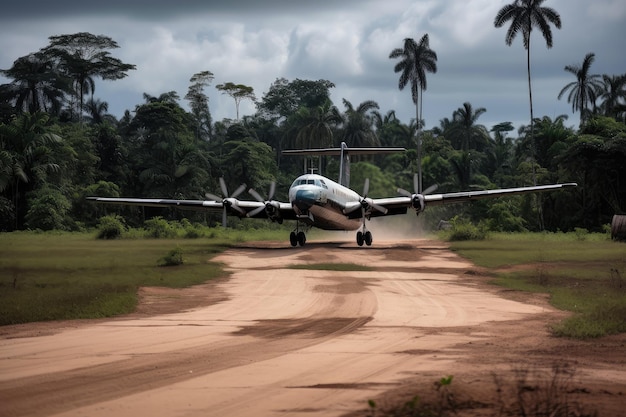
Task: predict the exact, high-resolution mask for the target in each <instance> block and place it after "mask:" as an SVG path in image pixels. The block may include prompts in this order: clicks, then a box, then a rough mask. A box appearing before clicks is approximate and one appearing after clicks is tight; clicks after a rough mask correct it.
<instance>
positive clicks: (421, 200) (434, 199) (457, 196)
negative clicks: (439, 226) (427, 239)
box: [371, 183, 577, 217]
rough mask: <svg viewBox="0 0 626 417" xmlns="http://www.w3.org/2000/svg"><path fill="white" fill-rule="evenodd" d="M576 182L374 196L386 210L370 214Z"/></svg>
mask: <svg viewBox="0 0 626 417" xmlns="http://www.w3.org/2000/svg"><path fill="white" fill-rule="evenodd" d="M576 186H577V184H576V183H564V184H550V185H537V186H533V187H518V188H500V189H495V190H480V191H463V192H456V193H444V194H427V195H422V194H413V195H412V196H411V197H409V196H403V197H390V198H374V199H372V201H373V203H374V204H376V205H378V206H380V207H384V208H385V209H386V210H387V212H386V213H385V212H381V211H380V210H372V211H371V216H372V217H377V216H385V215H393V214H403V213H406V211H407V209H408V208H409V207H413V208H414V209H416V210H417V212H418V213H419V212H420V211H423V210H424V208H425V207H426V206H440V205H444V204H454V203H463V202H467V201H473V200H481V199H485V198H494V197H504V196H510V195H518V194H526V193H537V192H545V191H553V190H558V189H562V188H566V187H576Z"/></svg>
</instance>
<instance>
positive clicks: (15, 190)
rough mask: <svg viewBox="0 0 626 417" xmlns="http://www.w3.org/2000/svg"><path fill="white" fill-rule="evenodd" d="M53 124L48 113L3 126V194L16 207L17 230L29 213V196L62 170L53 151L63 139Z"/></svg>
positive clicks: (0, 186) (0, 144)
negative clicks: (26, 200)
mask: <svg viewBox="0 0 626 417" xmlns="http://www.w3.org/2000/svg"><path fill="white" fill-rule="evenodd" d="M49 120H50V117H49V116H48V115H47V114H45V113H35V114H28V113H25V114H22V115H21V116H19V117H17V118H15V119H14V120H13V121H12V123H10V124H8V125H0V150H2V152H1V153H0V154H1V157H0V164H1V166H0V193H3V194H5V195H7V196H9V197H10V199H11V201H12V203H13V207H14V208H15V210H16V214H17V215H16V216H15V221H16V224H15V228H16V229H17V228H19V227H20V225H21V222H22V221H23V218H24V214H25V212H26V207H25V205H24V203H25V196H26V193H27V192H28V191H31V190H33V189H34V188H35V186H36V185H37V183H38V182H43V181H44V180H45V177H46V175H47V174H48V173H50V172H55V171H58V170H59V169H60V166H59V164H58V163H57V161H54V160H53V159H52V149H53V148H54V147H56V146H59V145H60V143H61V138H60V136H58V135H57V134H55V133H53V131H52V129H51V128H50V126H49V125H48V122H49ZM22 184H24V185H25V186H24V187H21V185H22Z"/></svg>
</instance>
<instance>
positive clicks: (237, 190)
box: [231, 184, 246, 198]
mask: <svg viewBox="0 0 626 417" xmlns="http://www.w3.org/2000/svg"><path fill="white" fill-rule="evenodd" d="M245 189H246V184H241V185H240V186H239V188H237V189H236V190H235V192H234V193H233V194H232V195H231V198H236V197H237V196H238V195H239V194H241V193H243V191H244V190H245Z"/></svg>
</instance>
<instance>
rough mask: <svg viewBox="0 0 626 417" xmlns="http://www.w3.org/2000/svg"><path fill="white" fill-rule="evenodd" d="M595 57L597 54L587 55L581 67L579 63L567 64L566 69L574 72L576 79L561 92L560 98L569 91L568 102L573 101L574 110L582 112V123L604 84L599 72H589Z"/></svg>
mask: <svg viewBox="0 0 626 417" xmlns="http://www.w3.org/2000/svg"><path fill="white" fill-rule="evenodd" d="M594 59H595V54H593V53H588V54H587V55H585V59H584V60H583V64H582V65H581V66H580V67H579V66H577V65H567V66H566V67H565V71H567V72H570V73H572V74H574V76H575V77H576V81H572V82H570V83H568V84H567V85H566V86H565V87H563V89H562V90H561V92H560V93H559V96H558V98H559V100H560V99H561V97H563V95H564V94H565V93H567V92H568V91H569V94H568V96H567V102H568V103H572V111H579V112H580V123H581V125H582V124H583V123H584V121H585V120H586V119H587V118H588V116H589V113H590V112H591V111H590V109H589V106H590V105H595V102H596V98H597V96H598V93H599V91H600V89H601V88H602V84H601V82H600V76H599V75H597V74H593V75H591V74H589V69H590V68H591V64H593V61H594Z"/></svg>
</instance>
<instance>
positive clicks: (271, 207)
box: [247, 181, 282, 223]
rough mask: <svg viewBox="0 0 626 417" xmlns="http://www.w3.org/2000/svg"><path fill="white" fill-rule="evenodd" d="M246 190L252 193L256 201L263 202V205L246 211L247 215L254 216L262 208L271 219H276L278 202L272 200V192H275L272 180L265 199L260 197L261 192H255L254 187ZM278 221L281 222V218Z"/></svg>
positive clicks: (274, 184)
mask: <svg viewBox="0 0 626 417" xmlns="http://www.w3.org/2000/svg"><path fill="white" fill-rule="evenodd" d="M248 192H249V193H250V195H252V197H254V198H255V199H256V201H258V202H259V203H263V204H264V205H263V206H261V207H257V208H255V209H254V210H252V211H250V212H248V214H247V216H248V217H254V216H256V215H257V214H259V213H260V212H262V211H263V210H265V211H266V212H267V217H268V218H269V219H271V220H277V216H276V213H277V209H278V202H276V201H274V200H272V199H273V198H274V192H276V183H275V182H274V181H272V182H271V184H270V191H269V193H268V195H267V200H265V199H264V198H263V197H261V194H259V193H257V192H256V191H255V190H254V189H252V188H250V189H249V190H248ZM278 221H279V223H282V221H281V220H278Z"/></svg>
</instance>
